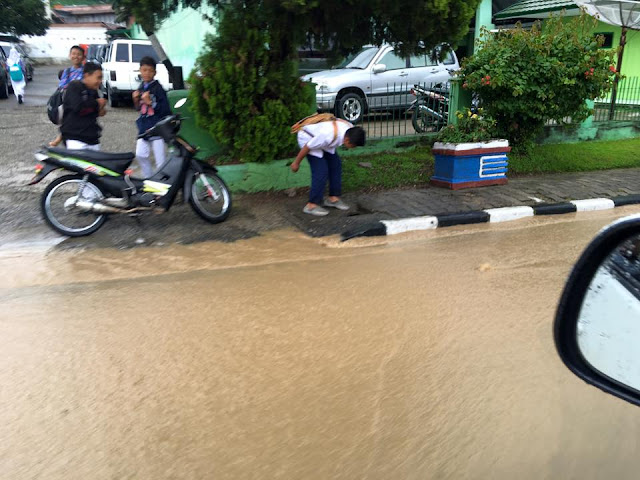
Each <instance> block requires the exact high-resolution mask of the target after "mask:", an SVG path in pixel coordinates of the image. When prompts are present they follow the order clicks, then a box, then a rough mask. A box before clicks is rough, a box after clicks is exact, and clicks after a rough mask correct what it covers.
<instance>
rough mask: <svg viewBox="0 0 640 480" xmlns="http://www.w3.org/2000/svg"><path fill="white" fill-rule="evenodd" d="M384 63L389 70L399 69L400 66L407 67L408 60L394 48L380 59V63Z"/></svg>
mask: <svg viewBox="0 0 640 480" xmlns="http://www.w3.org/2000/svg"><path fill="white" fill-rule="evenodd" d="M380 63H381V64H383V65H385V66H386V67H387V70H397V69H399V68H406V67H407V62H406V60H405V59H404V58H400V57H399V56H397V55H396V54H395V53H394V52H393V50H392V51H390V52H387V53H385V54H384V55H383V56H382V58H381V59H380V60H379V61H378V64H380Z"/></svg>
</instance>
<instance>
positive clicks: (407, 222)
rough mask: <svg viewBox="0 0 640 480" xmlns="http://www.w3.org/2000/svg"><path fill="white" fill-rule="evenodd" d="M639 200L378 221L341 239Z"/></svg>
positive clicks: (627, 198) (637, 198) (638, 199)
mask: <svg viewBox="0 0 640 480" xmlns="http://www.w3.org/2000/svg"><path fill="white" fill-rule="evenodd" d="M638 203H640V195H625V196H621V197H614V198H589V199H586V200H572V201H570V202H563V203H541V204H538V205H533V206H524V205H523V206H517V207H503V208H489V209H487V210H480V211H470V212H460V213H447V214H442V215H426V216H423V217H412V218H401V219H398V220H380V221H379V222H376V223H373V224H370V225H365V226H362V227H360V228H357V229H352V230H347V231H346V232H344V233H343V234H342V235H341V236H340V238H341V240H342V241H343V242H344V241H346V240H350V239H352V238H357V237H374V236H384V235H396V234H398V233H405V232H413V231H418V230H433V229H436V228H441V227H451V226H453V225H468V224H472V223H496V222H510V221H512V220H518V219H520V218H525V217H533V216H535V215H558V214H563V213H575V212H591V211H595V210H607V209H610V208H615V207H621V206H624V205H633V204H638Z"/></svg>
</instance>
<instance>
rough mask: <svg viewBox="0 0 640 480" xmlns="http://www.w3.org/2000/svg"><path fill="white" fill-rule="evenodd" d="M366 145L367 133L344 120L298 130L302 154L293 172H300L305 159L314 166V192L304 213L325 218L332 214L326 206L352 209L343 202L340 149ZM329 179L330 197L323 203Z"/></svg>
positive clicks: (298, 157) (310, 192)
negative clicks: (342, 146) (337, 149)
mask: <svg viewBox="0 0 640 480" xmlns="http://www.w3.org/2000/svg"><path fill="white" fill-rule="evenodd" d="M364 144H365V132H364V130H363V129H362V128H361V127H354V126H353V125H352V124H350V123H349V122H347V121H344V120H336V121H330V122H321V123H316V124H313V125H306V126H304V127H303V128H301V129H300V130H299V131H298V145H299V146H300V152H299V153H298V156H297V157H296V159H295V160H294V161H293V163H292V164H291V170H292V171H293V172H297V171H298V169H299V168H300V163H301V162H302V159H303V158H304V157H305V156H306V157H307V160H309V165H310V166H311V190H310V191H309V202H308V203H307V204H306V205H305V207H304V209H303V210H302V211H303V212H304V213H308V214H309V215H315V216H317V217H323V216H325V215H327V214H328V213H329V211H328V210H327V209H326V208H323V206H325V207H333V208H337V209H339V210H349V206H348V205H347V204H346V203H344V202H343V201H342V200H340V195H341V194H342V160H340V156H339V155H338V153H337V152H336V148H337V147H339V146H340V145H344V146H345V147H346V148H354V147H361V146H363V145H364ZM327 180H329V198H327V199H325V200H324V202H323V199H322V197H323V194H324V188H325V186H326V184H327Z"/></svg>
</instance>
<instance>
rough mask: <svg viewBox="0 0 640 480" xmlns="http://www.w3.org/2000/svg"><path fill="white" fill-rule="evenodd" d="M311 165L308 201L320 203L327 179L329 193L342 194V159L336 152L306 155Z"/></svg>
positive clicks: (332, 194) (336, 195) (331, 194)
mask: <svg viewBox="0 0 640 480" xmlns="http://www.w3.org/2000/svg"><path fill="white" fill-rule="evenodd" d="M307 160H309V165H310V166H311V191H310V192H309V203H315V204H317V205H322V195H323V194H324V187H325V185H326V184H327V180H329V195H330V196H332V197H339V196H340V195H341V194H342V160H340V157H339V156H338V153H337V152H336V153H328V152H324V155H323V157H322V158H320V157H315V156H313V155H307Z"/></svg>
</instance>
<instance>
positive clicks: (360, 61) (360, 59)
mask: <svg viewBox="0 0 640 480" xmlns="http://www.w3.org/2000/svg"><path fill="white" fill-rule="evenodd" d="M376 53H378V48H377V47H366V48H364V49H362V50H360V52H359V53H358V54H357V55H356V56H355V58H353V59H352V60H350V61H349V62H348V63H347V64H346V65H345V66H344V68H356V69H358V70H362V69H363V68H367V66H368V65H369V63H371V60H373V57H375V56H376ZM341 68H342V67H341Z"/></svg>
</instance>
